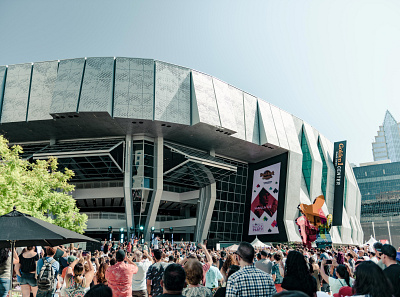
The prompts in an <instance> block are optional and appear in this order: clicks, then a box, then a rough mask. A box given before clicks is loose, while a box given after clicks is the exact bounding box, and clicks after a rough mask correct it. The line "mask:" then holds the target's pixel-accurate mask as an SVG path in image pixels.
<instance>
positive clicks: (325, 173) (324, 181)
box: [318, 141, 328, 202]
mask: <svg viewBox="0 0 400 297" xmlns="http://www.w3.org/2000/svg"><path fill="white" fill-rule="evenodd" d="M318 151H319V155H320V156H321V160H322V181H321V190H322V193H323V194H324V198H325V202H327V200H326V184H327V180H328V166H327V165H326V161H325V157H324V153H323V152H322V147H321V144H320V142H319V141H318Z"/></svg>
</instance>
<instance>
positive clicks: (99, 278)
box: [93, 262, 108, 285]
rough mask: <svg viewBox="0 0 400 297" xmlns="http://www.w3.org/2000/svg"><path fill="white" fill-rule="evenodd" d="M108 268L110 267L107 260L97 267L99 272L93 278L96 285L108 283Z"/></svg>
mask: <svg viewBox="0 0 400 297" xmlns="http://www.w3.org/2000/svg"><path fill="white" fill-rule="evenodd" d="M107 268H108V264H107V263H106V262H103V263H101V264H100V266H99V268H98V269H97V272H96V274H95V276H94V278H93V282H94V284H95V285H98V284H103V285H107V279H106V271H107Z"/></svg>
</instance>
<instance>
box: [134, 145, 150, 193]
mask: <svg viewBox="0 0 400 297" xmlns="http://www.w3.org/2000/svg"><path fill="white" fill-rule="evenodd" d="M132 160H133V161H132V189H153V187H154V144H153V143H152V142H149V141H146V140H137V141H134V142H133V153H132Z"/></svg>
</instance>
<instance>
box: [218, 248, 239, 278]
mask: <svg viewBox="0 0 400 297" xmlns="http://www.w3.org/2000/svg"><path fill="white" fill-rule="evenodd" d="M232 265H239V263H238V262H237V261H236V257H235V256H234V255H231V254H230V255H228V256H227V257H226V260H225V261H224V263H223V264H222V267H221V269H220V272H221V274H222V276H223V277H224V279H225V281H226V279H227V278H228V274H227V271H228V268H229V267H231V266H232Z"/></svg>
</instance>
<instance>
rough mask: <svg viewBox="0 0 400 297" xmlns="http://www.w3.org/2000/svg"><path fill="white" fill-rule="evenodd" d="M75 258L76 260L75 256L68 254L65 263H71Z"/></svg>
mask: <svg viewBox="0 0 400 297" xmlns="http://www.w3.org/2000/svg"><path fill="white" fill-rule="evenodd" d="M75 260H76V257H75V256H69V257H68V259H67V263H68V264H71V263H72V262H74V261H75Z"/></svg>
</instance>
